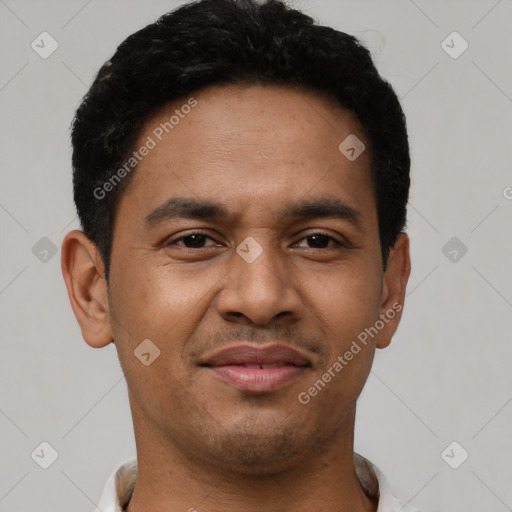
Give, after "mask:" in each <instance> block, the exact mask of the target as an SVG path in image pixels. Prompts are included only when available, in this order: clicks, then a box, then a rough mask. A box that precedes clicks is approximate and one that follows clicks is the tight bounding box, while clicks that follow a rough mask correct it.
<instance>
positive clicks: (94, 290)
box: [61, 230, 113, 348]
mask: <svg viewBox="0 0 512 512" xmlns="http://www.w3.org/2000/svg"><path fill="white" fill-rule="evenodd" d="M61 255H62V256H61V269H62V275H63V277H64V281H65V282H66V288H67V291H68V296H69V301H70V303H71V307H72V308H73V312H74V313H75V317H76V319H77V320H78V323H79V324H80V329H81V330H82V336H83V338H84V340H85V341H86V342H87V343H88V344H89V345H90V346H91V347H94V348H101V347H105V346H106V345H108V344H109V343H111V342H112V340H113V336H112V331H111V328H110V320H109V308H108V295H107V293H108V290H107V282H106V281H105V278H104V277H103V276H104V265H103V261H102V259H101V255H100V252H99V250H98V248H97V247H96V244H94V242H92V241H91V240H90V239H89V238H88V237H87V236H86V235H85V234H84V233H83V232H82V231H78V230H74V231H70V232H69V233H68V234H67V235H66V236H65V237H64V240H63V242H62V250H61Z"/></svg>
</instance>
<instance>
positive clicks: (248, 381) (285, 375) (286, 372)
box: [210, 364, 306, 392]
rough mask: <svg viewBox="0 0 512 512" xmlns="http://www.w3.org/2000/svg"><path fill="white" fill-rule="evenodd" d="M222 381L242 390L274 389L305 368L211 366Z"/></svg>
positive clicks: (289, 381) (296, 375)
mask: <svg viewBox="0 0 512 512" xmlns="http://www.w3.org/2000/svg"><path fill="white" fill-rule="evenodd" d="M210 369H211V370H213V371H214V372H215V373H216V374H217V375H218V376H219V377H220V378H221V379H222V380H223V381H225V382H227V383H228V384H230V385H232V386H234V387H235V388H238V389H240V390H242V391H252V392H267V391H275V390H276V389H279V388H282V387H283V386H286V385H287V384H290V383H291V382H293V381H294V380H295V379H297V378H298V377H299V376H300V375H301V374H302V373H303V372H304V370H305V369H306V367H305V366H293V365H291V364H290V365H286V366H279V367H276V368H265V369H263V368H261V369H257V368H246V367H245V366H241V365H227V366H211V367H210Z"/></svg>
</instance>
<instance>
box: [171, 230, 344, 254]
mask: <svg viewBox="0 0 512 512" xmlns="http://www.w3.org/2000/svg"><path fill="white" fill-rule="evenodd" d="M196 235H200V236H204V237H206V238H209V239H210V240H214V239H213V238H212V237H211V236H210V235H209V234H208V233H205V232H204V231H193V232H191V233H189V234H187V235H185V236H181V237H180V238H176V239H174V240H173V239H171V240H169V241H168V242H166V244H165V245H166V246H167V247H171V246H173V245H176V243H177V242H181V241H183V240H184V239H185V238H189V237H191V236H196ZM318 235H320V236H324V237H326V238H329V239H330V240H332V241H333V242H335V244H336V246H337V247H343V248H346V249H348V248H350V247H349V245H348V243H342V242H340V241H339V240H337V239H336V238H334V237H333V236H331V235H328V234H327V233H322V232H321V231H318V232H315V233H311V234H309V235H307V236H305V237H303V238H301V239H300V240H299V241H298V242H302V241H303V240H306V239H307V238H312V237H314V236H318ZM298 242H297V243H298ZM183 248H184V249H190V250H201V249H208V247H199V248H196V249H194V248H193V247H184V246H183ZM309 249H315V248H314V247H310V248H309ZM328 249H332V247H325V248H321V249H316V250H324V251H326V250H328Z"/></svg>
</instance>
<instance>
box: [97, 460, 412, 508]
mask: <svg viewBox="0 0 512 512" xmlns="http://www.w3.org/2000/svg"><path fill="white" fill-rule="evenodd" d="M354 466H355V469H356V474H357V476H358V478H359V481H360V482H361V487H362V488H363V490H364V491H365V493H366V494H367V495H368V496H369V497H377V496H379V506H378V509H377V512H420V511H419V510H418V509H417V508H414V507H412V506H411V505H406V504H405V503H403V502H402V501H400V500H398V499H396V498H395V497H393V495H392V494H391V488H390V486H389V484H388V482H387V480H386V478H385V477H384V475H383V474H382V472H381V471H380V470H379V469H378V468H377V466H375V465H373V464H372V463H371V462H370V461H369V460H368V459H366V458H364V457H363V456H361V455H359V454H358V453H355V452H354ZM136 477H137V459H136V458H135V457H132V458H130V459H128V460H125V461H124V462H122V463H121V464H119V465H118V466H117V468H116V469H115V470H114V472H113V473H112V474H111V476H110V477H109V479H108V480H107V483H106V485H105V488H104V490H103V494H102V496H101V500H100V503H99V505H98V508H97V511H99V512H122V511H123V508H122V507H124V506H126V505H127V504H128V502H129V501H130V498H131V496H132V493H133V489H134V487H135V480H136Z"/></svg>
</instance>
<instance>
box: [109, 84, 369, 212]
mask: <svg viewBox="0 0 512 512" xmlns="http://www.w3.org/2000/svg"><path fill="white" fill-rule="evenodd" d="M191 105H193V107H191ZM354 136H355V137H357V139H359V140H360V141H361V142H362V143H364V144H365V145H366V147H368V145H367V143H366V140H365V137H364V134H363V131H362V128H361V126H360V124H359V122H358V120H357V118H356V117H355V116H354V115H353V114H352V113H350V112H348V111H347V110H345V109H343V108H342V107H341V106H339V105H338V104H337V103H336V102H335V101H334V100H332V99H330V98H328V97H325V96H323V95H321V94H320V93H316V92H312V91H307V90H299V89H292V88H289V87H284V86H274V85H272V86H268V85H266V86H262V85H245V84H238V85H228V86H214V87H209V88H206V89H203V90H201V91H199V92H197V93H195V94H192V95H191V97H187V98H184V99H183V100H181V101H178V102H175V103H173V104H172V105H171V104H170V105H166V106H165V107H163V108H161V109H160V110H159V111H158V112H157V113H156V114H155V115H154V116H152V117H151V118H150V119H148V121H147V122H146V123H145V125H144V128H143V130H142V132H141V134H140V137H139V139H138V142H137V144H136V149H137V148H140V147H143V146H144V145H148V146H152V149H151V150H150V151H148V152H147V154H146V156H144V157H143V158H141V160H140V162H139V163H138V165H137V168H136V171H135V174H134V176H133V179H132V181H131V183H130V185H129V186H128V188H127V190H126V192H125V193H124V194H123V196H122V198H121V202H120V205H119V210H121V209H122V208H123V204H127V203H129V204H130V205H131V207H132V210H133V209H135V210H137V209H139V210H140V212H139V217H140V216H144V217H145V216H147V214H148V213H149V212H150V211H151V210H152V209H154V208H155V207H157V206H158V205H159V204H161V203H162V202H164V201H165V200H168V199H169V198H170V197H195V198H205V199H209V200H211V199H217V200H221V201H222V202H223V203H224V204H228V205H231V206H232V207H233V208H235V209H238V211H239V212H243V211H246V212H249V211H251V212H252V213H254V214H257V215H262V214H263V215H264V213H265V212H267V211H268V208H269V206H271V205H272V204H275V205H276V207H277V206H280V205H281V204H282V203H283V201H284V199H286V200H287V202H289V201H290V200H292V201H293V200H294V199H297V201H298V200H301V199H304V198H307V197H309V196H310V197H311V198H313V197H314V196H315V194H316V195H321V196H326V195H329V196H330V197H331V198H332V197H333V196H338V197H339V198H340V199H343V200H344V201H345V202H346V203H347V204H350V203H351V202H352V203H354V201H355V199H356V198H355V197H354V196H358V195H359V198H358V199H357V200H358V201H359V202H361V201H363V202H364V201H366V202H367V203H368V201H370V200H371V199H373V189H372V187H371V179H370V155H369V151H368V150H365V151H363V153H362V154H361V155H360V156H359V157H358V158H357V159H356V160H354V161H351V160H349V159H348V158H347V157H346V156H345V155H344V154H343V153H342V152H341V151H340V149H339V146H340V144H341V143H342V142H343V141H344V140H346V139H347V137H354ZM349 140H351V139H349ZM363 196H364V197H363ZM353 206H354V207H355V205H354V204H353ZM360 206H363V207H369V208H371V207H372V205H371V204H366V205H360Z"/></svg>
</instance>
